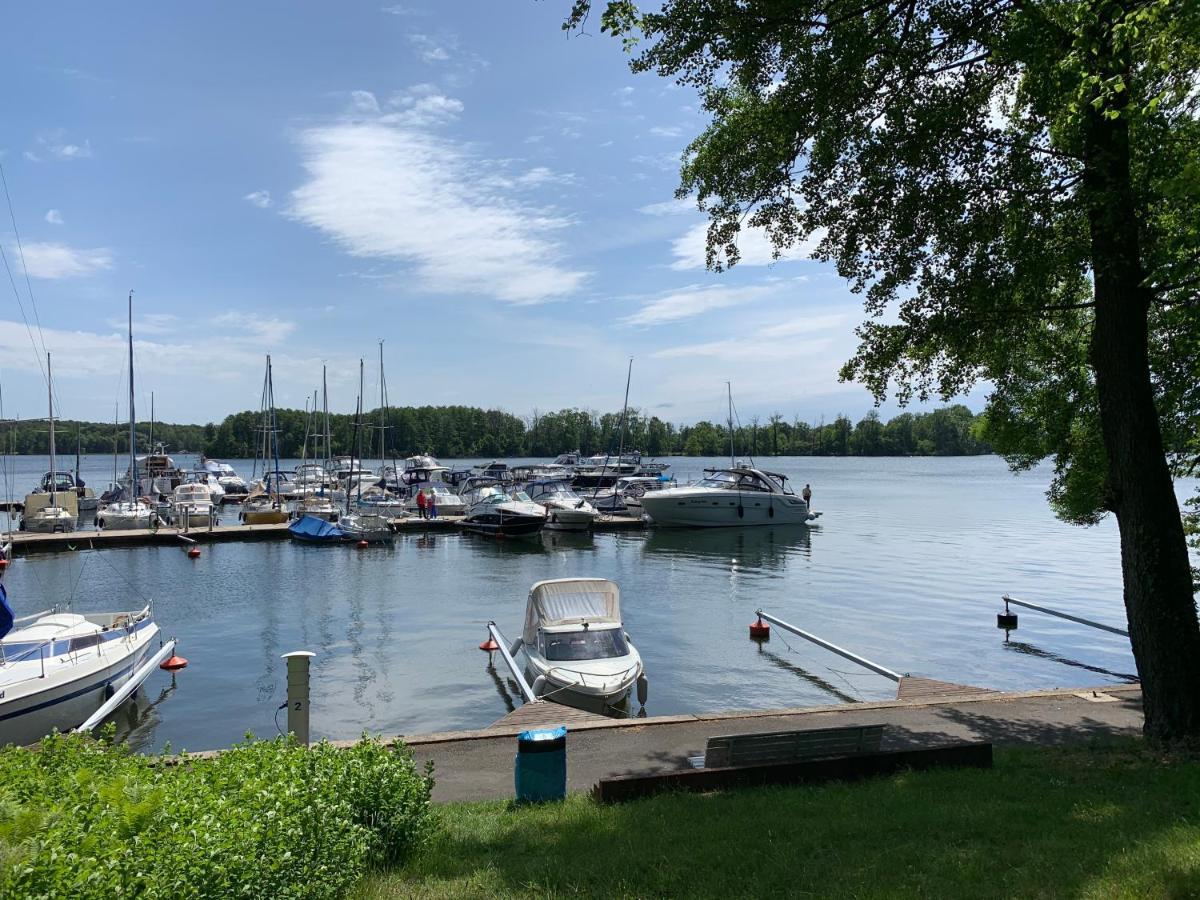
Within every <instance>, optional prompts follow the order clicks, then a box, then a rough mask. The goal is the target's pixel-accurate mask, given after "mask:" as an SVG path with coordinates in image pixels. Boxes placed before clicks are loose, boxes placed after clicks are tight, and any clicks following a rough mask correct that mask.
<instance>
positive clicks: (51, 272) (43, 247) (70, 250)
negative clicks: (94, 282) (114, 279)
mask: <svg viewBox="0 0 1200 900" xmlns="http://www.w3.org/2000/svg"><path fill="white" fill-rule="evenodd" d="M22 251H23V253H24V257H25V268H26V269H27V270H28V271H29V275H30V277H31V278H44V279H59V278H80V277H82V276H85V275H92V274H95V273H96V272H100V271H103V270H104V269H111V268H112V252H111V251H110V250H108V249H107V248H104V247H96V248H93V249H91V250H84V249H81V248H77V247H68V246H67V245H66V244H56V243H52V242H49V241H45V242H38V241H35V242H33V243H28V244H23V245H22ZM14 256H15V254H14ZM10 258H12V257H10ZM18 258H19V257H18Z"/></svg>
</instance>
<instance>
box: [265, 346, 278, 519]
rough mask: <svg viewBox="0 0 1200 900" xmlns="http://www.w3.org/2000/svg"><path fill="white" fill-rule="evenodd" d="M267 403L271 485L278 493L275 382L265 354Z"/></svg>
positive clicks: (268, 357)
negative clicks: (273, 461)
mask: <svg viewBox="0 0 1200 900" xmlns="http://www.w3.org/2000/svg"><path fill="white" fill-rule="evenodd" d="M267 402H268V403H270V404H271V449H272V451H273V453H272V458H273V459H274V460H275V471H274V472H273V473H272V474H273V475H274V478H272V480H271V484H272V485H274V488H275V493H276V494H277V495H278V493H279V433H278V423H277V422H276V421H275V381H274V380H273V379H272V377H271V354H270V353H268V354H267Z"/></svg>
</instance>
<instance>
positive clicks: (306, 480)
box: [292, 462, 333, 495]
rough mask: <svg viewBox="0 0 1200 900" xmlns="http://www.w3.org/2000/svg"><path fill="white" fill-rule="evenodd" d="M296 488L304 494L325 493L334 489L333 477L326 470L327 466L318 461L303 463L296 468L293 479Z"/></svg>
mask: <svg viewBox="0 0 1200 900" xmlns="http://www.w3.org/2000/svg"><path fill="white" fill-rule="evenodd" d="M292 481H293V483H294V484H295V485H296V490H297V492H298V493H300V494H302V495H307V494H320V495H325V494H328V493H331V492H332V490H333V478H332V476H330V474H329V473H328V472H327V471H325V467H324V466H323V465H321V464H320V463H317V462H306V463H301V464H300V465H299V466H298V467H297V468H296V476H295V478H293V479H292Z"/></svg>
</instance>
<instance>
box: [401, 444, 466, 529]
mask: <svg viewBox="0 0 1200 900" xmlns="http://www.w3.org/2000/svg"><path fill="white" fill-rule="evenodd" d="M449 471H450V469H449V468H448V467H446V466H443V465H442V464H441V463H439V462H438V461H437V460H436V459H434V458H433V457H432V456H427V455H420V456H410V457H409V458H408V459H406V460H404V471H403V472H401V473H400V481H401V483H402V484H403V485H404V488H405V490H406V491H407V497H408V499H407V501H406V503H405V508H406V509H407V511H408V513H409V515H413V516H415V515H418V514H419V513H420V506H419V504H418V503H417V494H418V493H421V492H424V494H425V498H426V500H428V499H429V496H430V495H431V494H432V495H433V500H434V505H435V506H436V507H437V512H438V515H439V516H462V515H466V512H467V504H466V503H464V502H463V499H462V497H460V496H459V495H458V494H457V493H455V491H454V488H453V487H452V486H451V485H450V483H449V482H448V481H447V480H446V473H447V472H449Z"/></svg>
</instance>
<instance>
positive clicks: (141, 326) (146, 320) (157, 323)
mask: <svg viewBox="0 0 1200 900" xmlns="http://www.w3.org/2000/svg"><path fill="white" fill-rule="evenodd" d="M178 323H179V316H175V315H171V314H170V313H147V314H146V315H142V316H135V317H134V320H133V333H134V334H137V335H147V334H170V333H171V332H173V331H175V330H176V328H177V327H178ZM106 324H107V325H109V326H110V327H112V328H117V329H120V330H121V331H124V330H125V329H126V328H127V327H128V325H129V320H128V319H120V318H116V319H108V320H107V322H106Z"/></svg>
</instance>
